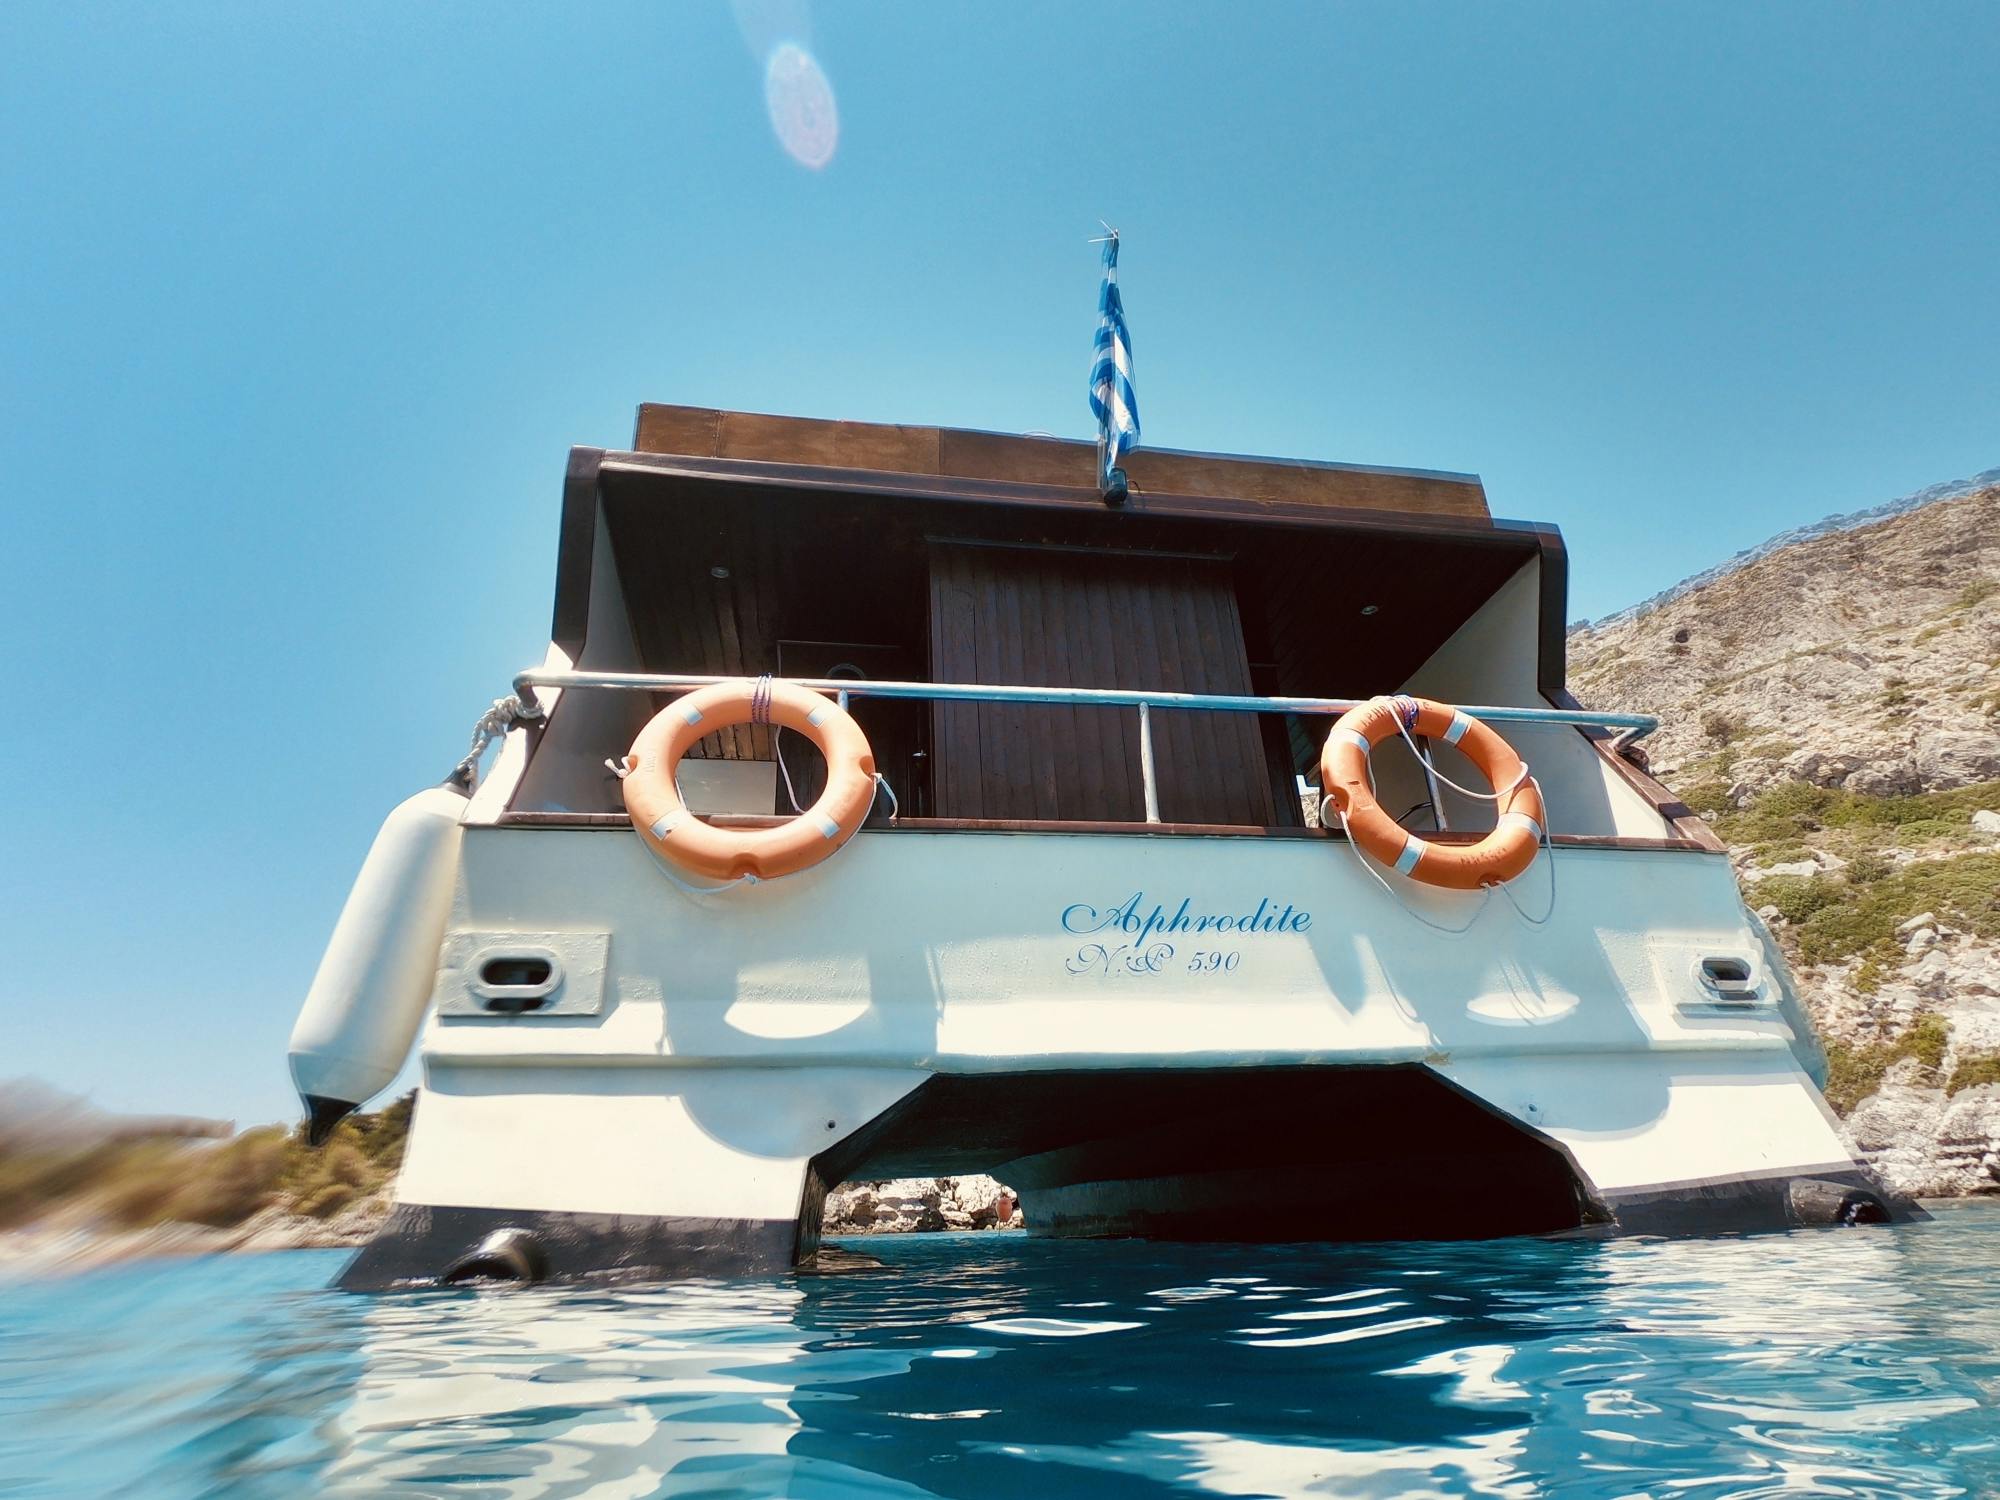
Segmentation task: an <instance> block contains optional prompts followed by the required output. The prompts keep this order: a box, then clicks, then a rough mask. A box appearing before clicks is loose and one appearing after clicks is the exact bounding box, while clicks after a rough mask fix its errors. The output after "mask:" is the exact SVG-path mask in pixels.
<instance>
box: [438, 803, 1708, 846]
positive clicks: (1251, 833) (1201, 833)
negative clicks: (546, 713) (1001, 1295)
mask: <svg viewBox="0 0 2000 1500" xmlns="http://www.w3.org/2000/svg"><path fill="white" fill-rule="evenodd" d="M702 821H703V822H706V823H712V824H714V825H715V826H716V827H717V828H745V829H753V828H776V827H777V826H779V825H780V824H782V823H788V822H790V821H791V819H789V818H769V817H753V816H750V815H747V814H737V813H724V814H719V815H717V816H714V817H707V818H704V819H703V820H702ZM474 826H477V825H474ZM494 826H496V827H500V828H588V829H630V828H631V826H632V820H631V819H630V818H629V817H627V816H626V815H625V814H624V813H570V812H515V813H504V814H502V815H501V817H500V819H499V820H498V822H497V823H496V824H495V825H494ZM866 831H867V832H869V833H1016V834H1018V833H1032V834H1117V835H1120V836H1123V837H1127V838H1230V839H1317V840H1332V841H1335V842H1338V841H1340V840H1341V839H1343V838H1344V837H1345V835H1343V834H1342V833H1340V832H1339V831H1338V830H1337V829H1324V828H1252V827H1249V826H1247V825H1244V824H1238V823H1085V822H1078V823H1066V822H1060V821H1056V820H1053V819H1037V818H900V819H898V820H897V821H896V822H894V823H887V822H884V823H870V824H869V825H868V827H867V830H866ZM1480 837H1481V835H1479V834H1477V833H1427V834H1425V835H1424V838H1425V839H1427V840H1428V841H1429V842H1431V843H1434V844H1474V843H1477V842H1478V841H1479V839H1480ZM1710 837H1711V838H1712V837H1713V835H1712V834H1711V835H1710ZM1550 842H1552V843H1553V844H1555V845H1556V847H1558V848H1561V849H1626V850H1642V851H1652V852H1655V853H1674V854H1704V853H1714V852H1716V850H1715V849H1710V848H1708V846H1706V845H1704V844H1700V843H1698V842H1696V841H1695V840H1693V839H1686V838H1673V839H1641V838H1604V837H1599V836H1596V835H1592V834H1580V833H1558V834H1555V835H1553V836H1552V837H1551V840H1550ZM1720 847H1721V846H1720V845H1719V844H1718V845H1717V846H1716V849H1719V848H1720Z"/></svg>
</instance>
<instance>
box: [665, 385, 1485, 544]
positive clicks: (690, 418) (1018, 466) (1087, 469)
mask: <svg viewBox="0 0 2000 1500" xmlns="http://www.w3.org/2000/svg"><path fill="white" fill-rule="evenodd" d="M633 447H634V449H635V450H636V451H637V452H640V453H653V454H672V455H679V456H682V457H690V458H725V459H741V460H746V461H752V462H759V463H780V464H803V465H810V466H813V467H817V468H837V469H856V470H862V471H867V472H873V473H893V474H932V475H939V476H944V477H948V478H953V479H986V480H996V481H1002V482H1006V483H1012V484H1031V485H1047V486H1050V487H1053V488H1061V489H1073V490H1083V491H1086V492H1091V493H1094V492H1095V490H1096V479H1097V449H1096V445H1095V444H1093V443H1084V442H1076V441H1073V440H1069V439H1064V438H1047V437H1023V436H1017V435H1013V434H1008V433H998V432H974V431H969V430H965V429H961V428H955V427H905V426H899V425H895V424H891V423H882V422H831V421H825V420H822V419H819V418H814V417H774V416H764V415H760V414H758V413H755V412H740V411H719V410H716V409H714V408H712V407H701V406H662V405H656V404H653V403H650V402H649V403H647V404H646V405H643V406H641V407H640V408H639V424H638V433H637V435H636V436H635V437H634V439H633ZM1124 469H1125V472H1126V474H1127V475H1128V476H1129V477H1130V479H1131V483H1132V488H1133V490H1134V491H1135V493H1136V495H1138V496H1141V497H1143V496H1144V495H1146V494H1148V493H1151V494H1156V495H1199V496H1205V497H1210V498H1214V499H1219V500H1220V499H1241V500H1263V501H1278V502H1289V503H1293V504H1306V505H1322V506H1329V507H1334V508H1338V509H1344V510H1373V511H1394V512H1400V513H1402V514H1405V515H1425V516H1453V517H1460V518H1463V519H1467V520H1486V519H1488V517H1489V515H1490V512H1489V511H1488V510H1487V507H1486V490H1485V487H1484V486H1483V485H1481V484H1480V482H1479V478H1478V476H1477V475H1474V474H1442V473H1431V472H1428V471H1425V470H1420V469H1377V468H1368V467H1365V466H1362V465H1355V464H1328V463H1312V462H1307V461H1304V460H1299V459H1281V458H1240V457H1236V456H1234V455H1231V454H1223V453H1180V452H1175V451H1173V450H1170V449H1163V448H1139V449H1137V450H1135V451H1134V452H1132V453H1131V454H1129V455H1127V457H1126V460H1125V463H1124Z"/></svg>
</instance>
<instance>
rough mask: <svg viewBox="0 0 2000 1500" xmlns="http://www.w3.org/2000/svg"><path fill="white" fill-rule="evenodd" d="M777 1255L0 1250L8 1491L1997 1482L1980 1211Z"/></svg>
mask: <svg viewBox="0 0 2000 1500" xmlns="http://www.w3.org/2000/svg"><path fill="white" fill-rule="evenodd" d="M867 1248H868V1250H869V1251H870V1252H871V1253H875V1254H879V1255H880V1256H881V1257H882V1258H883V1259H884V1260H885V1261H887V1262H889V1266H888V1268H887V1269H885V1270H883V1271H880V1272H871V1273H864V1274H858V1275H847V1276H837V1277H823V1278H801V1279H797V1280H788V1281H783V1282H769V1281H765V1282H758V1281H743V1282H719V1281H718V1282H707V1283H698V1284H686V1283H683V1284H679V1285H673V1286H664V1287H648V1288H631V1289H625V1290H577V1289H537V1290H528V1291H515V1292H472V1291H456V1292H440V1293H429V1294H422V1295H410V1296H392V1297H353V1296H340V1295H335V1294H331V1293H326V1292H322V1291H319V1290H317V1289H316V1288H317V1287H319V1286H320V1285H322V1284H323V1283H324V1282H325V1280H326V1279H327V1278H328V1276H329V1275H330V1274H331V1273H332V1271H333V1270H334V1268H335V1267H336V1266H337V1265H338V1263H339V1258H338V1257H337V1256H330V1255H322V1254H297V1255H283V1256H270V1257H265V1258H262V1259H235V1260H212V1261H206V1262H198V1263H189V1264H181V1265H163V1266H152V1267H137V1268H127V1269H123V1270H117V1271H111V1272H101V1273H97V1274H93V1275H89V1276H82V1277H77V1278H74V1279H71V1280H67V1281H59V1282H47V1283H39V1284H33V1285H25V1286H23V1285H15V1286H11V1287H4V1288H0V1494H5V1495H9V1496H14V1495H33V1496H43V1495H104V1494H117V1493H129V1494H135V1495H146V1496H169V1495H201V1494H228V1495H250V1496H260V1495H294V1494H300V1493H307V1492H311V1493H321V1494H334V1495H454V1496H481V1497H485V1496H493V1497H500V1496H508V1497H516V1496H518V1497H526V1496H572V1495H592V1496H650V1495H675V1496H679V1495H741V1496H768V1495H779V1494H786V1495H800V1496H850V1495H947V1496H984V1495H1010V1496H1011V1495H1020V1494H1033V1495H1035V1496H1037V1497H1054V1496H1065V1495H1089V1496H1109V1497H1120V1496H1142V1495H1163V1494H1169V1493H1192V1494H1209V1495H1309V1494H1339V1495H1384V1496H1405V1495H1416V1494H1441V1495H1459V1494H1478V1495H1534V1494H1544V1493H1548V1492H1550V1491H1551V1490H1557V1491H1560V1492H1561V1493H1563V1494H1566V1495H1568V1494H1574V1495H1603V1496H1617V1495H1639V1494H1646V1495H1652V1494H1684V1495H1692V1496H1707V1495H1732V1496H1734V1495H1762V1494H1777V1493H1785V1492H1791V1491H1798V1490H1810V1491H1812V1492H1813V1493H1816V1494H1822V1495H1848V1494H1852V1495H1859V1494H1870V1495H1875V1494H1896V1495H1960V1494H1967V1493H1971V1494H1981V1493H1993V1492H1995V1491H2000V1423H1996V1422H1995V1420H1994V1417H1993V1406H1994V1403H1995V1399H1996V1397H1997V1396H2000V1278H1996V1277H1994V1276H1993V1275H1992V1274H1991V1270H1990V1268H1991V1267H1992V1266H1993V1265H1994V1263H1995V1261H1996V1260H2000V1209H1996V1208H1992V1207H1986V1206H1979V1207H1969V1208H1962V1209H1956V1210H1952V1211H1948V1212H1945V1213H1943V1214H1941V1215H1940V1217H1939V1219H1938V1221H1937V1222H1935V1223H1932V1224H1927V1225H1914V1226H1907V1227H1902V1228H1896V1229H1861V1230H1852V1231H1845V1232H1814V1233H1801V1234H1798V1235H1791V1236H1769V1237H1761V1238H1753V1239H1738V1240H1715V1241H1678V1242H1664V1243H1662V1242H1650V1243H1648V1242H1637V1241H1611V1242H1599V1243H1588V1242H1578V1243H1554V1242H1543V1241H1532V1240H1516V1241H1507V1242H1499V1243H1492V1244H1484V1245H1455V1246H1438V1245H1406V1246H1367V1247H1344V1248H1312V1247H1277V1248H1268V1247H1262V1248H1259V1247H1217V1246H1158V1245H1145V1244H1138V1243H1132V1242H1118V1243H1101V1244H1067V1245H1065V1244H1054V1243H1045V1242H1039V1241H1033V1240H1027V1239H1024V1238H1021V1237H1018V1236H993V1235H985V1236H978V1237H966V1238H954V1237H939V1238H931V1237H921V1238H915V1239H902V1240H893V1241H884V1240H873V1241H870V1242H869V1243H868V1245H867Z"/></svg>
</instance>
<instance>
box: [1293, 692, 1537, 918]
mask: <svg viewBox="0 0 2000 1500" xmlns="http://www.w3.org/2000/svg"><path fill="white" fill-rule="evenodd" d="M1381 701H1383V702H1385V703H1387V704H1388V706H1389V710H1390V713H1391V715H1392V716H1393V717H1394V719H1395V721H1396V732H1397V733H1398V734H1399V735H1401V736H1402V737H1403V743H1404V744H1406V745H1408V746H1409V747H1410V753H1411V754H1412V755H1414V756H1416V758H1417V759H1418V760H1419V761H1420V762H1421V763H1422V764H1423V767H1424V769H1425V770H1427V771H1429V772H1430V773H1431V775H1433V776H1435V777H1436V778H1437V779H1438V780H1439V781H1441V782H1443V783H1444V784H1445V785H1446V786H1448V787H1450V788H1451V789H1452V790H1453V791H1455V792H1458V793H1461V794H1462V795H1464V796H1467V797H1476V798H1478V799H1479V800H1480V801H1482V802H1499V801H1502V800H1503V799H1505V798H1507V797H1511V796H1512V795H1513V794H1514V793H1515V792H1516V791H1518V790H1519V789H1520V787H1521V784H1522V783H1523V782H1526V783H1527V784H1529V785H1530V786H1532V787H1534V789H1535V795H1536V796H1537V797H1541V798H1542V830H1541V834H1542V836H1541V840H1540V844H1541V848H1542V852H1543V853H1544V854H1546V855H1547V856H1548V866H1549V909H1548V910H1547V911H1546V912H1544V913H1543V914H1542V915H1541V916H1539V917H1531V916H1529V915H1528V914H1527V912H1525V911H1523V910H1522V909H1521V903H1520V902H1518V901H1516V900H1515V899H1514V893H1513V892H1512V891H1510V890H1508V889H1507V885H1508V882H1506V881H1504V880H1502V881H1496V882H1495V883H1494V884H1493V885H1484V886H1481V887H1480V888H1479V890H1480V894H1479V905H1478V906H1477V907H1475V908H1474V909H1473V912H1472V917H1471V919H1470V920H1469V921H1467V922H1466V924H1465V926H1463V927H1446V926H1445V925H1443V924H1442V923H1440V922H1433V921H1432V920H1431V919H1430V918H1429V917H1427V916H1425V915H1424V914H1423V913H1422V912H1420V911H1418V910H1417V909H1416V908H1415V907H1413V906H1411V905H1410V904H1409V902H1407V901H1405V900H1404V899H1403V898H1402V897H1401V896H1400V895H1398V894H1397V892H1396V889H1395V887H1394V886H1392V885H1390V884H1389V882H1388V881H1387V880H1386V879H1384V878H1383V875H1382V872H1381V871H1380V870H1378V869H1376V868H1375V862H1374V861H1373V860H1371V859H1369V857H1368V856H1367V854H1366V853H1365V852H1364V851H1363V850H1362V848H1361V846H1360V845H1359V844H1358V843H1356V842H1355V840H1354V834H1353V832H1352V830H1350V829H1349V828H1348V826H1347V812H1346V809H1344V808H1342V807H1339V806H1338V805H1336V806H1335V808H1334V812H1335V814H1336V815H1337V816H1338V817H1339V818H1340V831H1341V833H1342V834H1344V835H1345V836H1346V838H1347V845H1348V848H1350V849H1351V850H1353V851H1354V857H1355V858H1356V859H1358V860H1359V861H1361V868H1362V869H1364V870H1366V871H1367V872H1368V874H1369V875H1370V876H1371V877H1372V878H1373V879H1374V881H1375V883H1376V884H1377V885H1379V886H1381V887H1382V889H1383V890H1385V891H1387V892H1388V893H1389V896H1390V898H1391V899H1392V900H1394V901H1395V903H1396V904H1397V905H1398V906H1400V907H1402V908H1403V910H1404V911H1406V912H1408V913H1409V914H1410V915H1411V916H1413V917H1415V918H1416V919H1417V920H1418V921H1419V922H1421V923H1423V924H1424V926H1426V927H1428V928H1430V929H1431V930H1432V931H1433V932H1442V933H1445V934H1447V935H1449V936H1452V937H1458V936H1460V935H1461V934H1463V933H1466V932H1469V931H1471V930H1472V927H1473V925H1474V924H1475V923H1477V922H1478V920H1479V917H1480V913H1482V912H1484V911H1485V910H1486V903H1487V902H1488V901H1490V900H1491V899H1492V898H1493V892H1494V891H1495V889H1498V890H1499V892H1500V894H1501V895H1503V896H1505V897H1506V898H1507V904H1508V905H1509V906H1511V907H1513V908H1514V914H1515V915H1516V916H1518V917H1519V918H1520V919H1521V920H1522V921H1523V922H1526V923H1527V924H1528V925H1529V926H1530V927H1546V926H1547V925H1548V924H1549V923H1550V922H1551V921H1553V920H1554V918H1555V914H1556V857H1555V844H1554V842H1553V841H1552V840H1551V839H1550V838H1549V830H1548V822H1549V815H1548V799H1547V798H1546V797H1543V796H1542V784H1541V783H1540V782H1539V781H1537V780H1535V778H1534V777H1533V776H1530V775H1529V774H1528V763H1527V762H1526V761H1523V762H1521V773H1520V775H1518V776H1516V777H1515V778H1514V779H1513V781H1511V782H1510V783H1508V785H1507V786H1506V787H1505V788H1504V789H1501V790H1496V791H1492V792H1475V791H1473V790H1472V789H1471V788H1470V787H1463V786H1460V785H1459V784H1458V783H1457V782H1455V781H1453V780H1452V779H1451V778H1450V777H1449V776H1447V775H1445V774H1444V773H1443V772H1442V771H1440V770H1438V768H1437V767H1436V766H1434V765H1432V764H1431V758H1430V757H1429V756H1428V755H1426V754H1424V752H1423V751H1422V750H1420V749H1418V748H1417V742H1416V741H1415V740H1414V739H1412V738H1411V737H1410V730H1411V729H1412V727H1414V726H1415V724H1416V722H1417V714H1418V713H1419V712H1420V711H1421V710H1420V708H1419V706H1418V704H1417V700H1416V699H1414V698H1411V697H1407V696H1405V695H1404V694H1401V693H1398V694H1396V695H1395V696H1394V697H1391V698H1385V699H1383V700H1381ZM1362 765H1363V767H1364V769H1365V770H1366V771H1367V773H1368V789H1369V790H1370V791H1371V792H1372V791H1374V789H1375V761H1374V758H1373V757H1372V756H1364V757H1363V758H1362ZM1331 800H1332V799H1331V798H1328V797H1326V796H1324V794H1322V797H1321V801H1320V808H1321V813H1320V823H1321V825H1322V826H1324V825H1325V822H1326V813H1325V808H1326V804H1327V802H1329V801H1331ZM1421 806H1423V804H1422V803H1418V804H1417V807H1421ZM1415 811H1416V807H1413V808H1411V809H1410V812H1415ZM1403 816H1404V817H1408V816H1409V813H1405V814H1404V815H1403ZM1397 821H1398V822H1401V821H1402V820H1401V819H1398V820H1397Z"/></svg>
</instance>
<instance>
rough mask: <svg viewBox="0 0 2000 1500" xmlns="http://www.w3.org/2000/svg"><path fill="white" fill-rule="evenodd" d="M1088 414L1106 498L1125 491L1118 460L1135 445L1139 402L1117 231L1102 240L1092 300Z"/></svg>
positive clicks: (1137, 438) (1123, 477)
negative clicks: (1100, 278)
mask: <svg viewBox="0 0 2000 1500" xmlns="http://www.w3.org/2000/svg"><path fill="white" fill-rule="evenodd" d="M1090 409H1091V411H1092V413H1094V414H1095V416H1096V417H1097V435H1098V448H1099V450H1100V459H1101V467H1102V470H1103V472H1102V473H1100V474H1099V475H1098V480H1099V483H1100V485H1101V487H1102V488H1103V490H1104V492H1105V493H1106V494H1111V493H1114V492H1117V491H1120V490H1123V489H1124V488H1125V484H1124V479H1125V476H1124V475H1123V474H1122V473H1120V472H1119V471H1118V460H1119V459H1121V458H1123V457H1124V456H1125V455H1126V454H1127V453H1129V452H1131V451H1132V449H1133V448H1134V447H1136V446H1137V445H1138V442H1139V398H1138V396H1137V395H1136V394H1135V393H1134V392H1133V390H1132V334H1131V331H1130V330H1129V329H1127V328H1126V326H1125V304H1124V302H1123V301H1122V300H1121V299H1120V298H1119V296H1118V231H1117V230H1115V229H1113V230H1111V232H1110V233H1109V234H1108V235H1106V236H1105V239H1104V289H1103V290H1102V291H1101V292H1099V293H1098V295H1097V348H1096V352H1095V353H1094V354H1093V356H1092V358H1091V363H1090Z"/></svg>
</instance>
